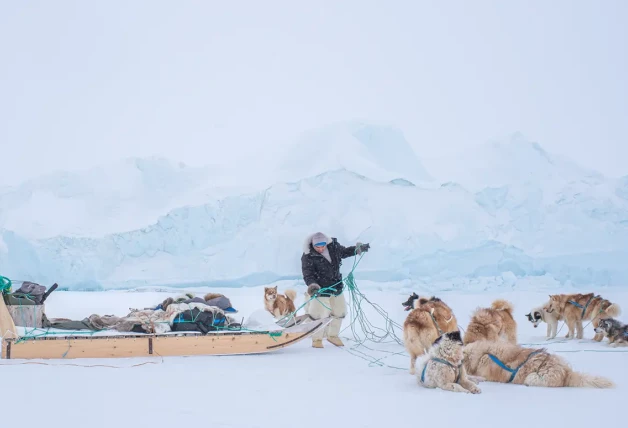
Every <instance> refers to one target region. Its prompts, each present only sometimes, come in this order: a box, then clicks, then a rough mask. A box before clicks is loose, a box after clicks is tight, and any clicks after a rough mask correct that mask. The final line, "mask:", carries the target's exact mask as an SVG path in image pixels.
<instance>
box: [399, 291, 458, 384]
mask: <svg viewBox="0 0 628 428" xmlns="http://www.w3.org/2000/svg"><path fill="white" fill-rule="evenodd" d="M403 305H404V306H405V307H406V308H407V309H406V310H409V308H410V307H412V308H414V309H413V310H412V311H411V312H410V313H409V314H408V316H407V317H406V320H405V321H404V323H403V343H404V346H405V348H406V350H407V351H408V354H410V374H411V375H414V374H415V368H414V366H415V363H416V359H417V357H418V356H419V355H423V354H425V353H426V352H427V351H428V350H429V349H430V347H431V346H432V344H433V343H434V341H435V340H436V339H437V338H438V337H439V336H440V335H442V334H443V333H449V332H452V331H455V330H458V321H457V320H456V317H455V316H454V313H453V311H452V310H451V308H450V307H449V306H447V305H446V304H445V302H443V301H442V300H440V299H439V298H438V297H431V298H430V299H426V298H424V297H419V296H418V295H417V294H416V293H413V294H412V295H411V296H410V298H409V299H408V300H407V301H406V302H404V303H403Z"/></svg>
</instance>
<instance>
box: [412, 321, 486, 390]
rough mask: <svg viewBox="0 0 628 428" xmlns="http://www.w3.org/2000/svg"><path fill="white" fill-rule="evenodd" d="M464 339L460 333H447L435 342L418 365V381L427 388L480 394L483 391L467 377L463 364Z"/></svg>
mask: <svg viewBox="0 0 628 428" xmlns="http://www.w3.org/2000/svg"><path fill="white" fill-rule="evenodd" d="M462 349H463V346H462V339H461V338H460V332H459V331H453V332H450V333H445V334H443V335H442V336H440V337H439V338H438V339H436V340H435V341H434V344H433V345H432V346H431V347H430V350H429V352H428V354H427V355H423V356H422V357H421V358H420V359H419V362H418V364H417V370H418V371H417V381H418V383H419V385H421V386H423V387H425V388H440V389H443V390H445V391H453V392H465V393H467V394H468V393H471V394H480V393H481V392H482V391H481V390H480V388H478V386H477V384H476V383H475V382H474V381H473V380H472V378H470V377H468V376H467V373H466V369H465V367H464V364H463V363H462V358H463V350H462Z"/></svg>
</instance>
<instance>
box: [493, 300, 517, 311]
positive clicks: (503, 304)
mask: <svg viewBox="0 0 628 428" xmlns="http://www.w3.org/2000/svg"><path fill="white" fill-rule="evenodd" d="M491 308H493V309H495V310H496V311H506V312H510V313H512V311H513V307H512V303H510V302H509V301H508V300H504V299H497V300H495V301H494V302H493V303H492V304H491Z"/></svg>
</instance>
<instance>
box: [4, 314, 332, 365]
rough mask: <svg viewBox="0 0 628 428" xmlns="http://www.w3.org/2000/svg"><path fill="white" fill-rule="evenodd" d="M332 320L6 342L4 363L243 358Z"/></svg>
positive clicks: (272, 348)
mask: <svg viewBox="0 0 628 428" xmlns="http://www.w3.org/2000/svg"><path fill="white" fill-rule="evenodd" d="M330 321H331V318H325V319H322V320H310V319H306V317H302V318H301V319H300V320H299V321H297V323H296V324H294V325H292V326H291V327H288V328H285V329H279V328H278V329H277V330H275V331H252V332H251V331H231V330H221V331H216V332H210V333H208V334H205V335H203V334H200V333H195V332H184V333H182V332H172V333H164V334H141V333H138V334H132V333H131V334H120V335H106V336H98V335H92V336H77V335H72V334H71V333H70V334H68V335H67V336H42V337H27V338H20V339H5V340H4V341H3V343H2V358H4V359H74V358H129V357H150V356H163V357H166V356H193V355H243V354H260V353H266V352H272V351H276V350H278V349H281V348H285V347H287V346H291V345H294V344H295V343H298V342H300V341H301V340H303V339H305V338H307V337H309V336H310V335H311V334H313V333H314V332H316V331H317V330H318V329H319V328H324V327H325V326H326V325H327V324H328V323H329V322H330Z"/></svg>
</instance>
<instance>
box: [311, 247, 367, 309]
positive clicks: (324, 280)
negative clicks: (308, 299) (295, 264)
mask: <svg viewBox="0 0 628 428" xmlns="http://www.w3.org/2000/svg"><path fill="white" fill-rule="evenodd" d="M327 249H328V251H329V256H330V258H331V262H329V261H328V260H327V259H326V258H325V257H324V256H323V255H322V254H319V253H317V252H316V250H315V249H314V247H313V246H312V243H311V238H310V239H307V240H306V241H305V245H304V249H303V255H302V256H301V271H302V272H303V280H304V281H305V285H308V286H309V285H311V284H318V285H320V287H321V289H323V288H326V287H330V286H333V290H326V291H323V292H321V293H319V296H322V297H325V296H331V295H338V294H340V292H341V291H342V289H343V285H344V284H343V283H342V274H341V273H340V266H342V259H346V258H348V257H351V256H354V255H355V250H356V248H355V245H353V246H351V247H343V246H342V245H340V244H339V243H338V241H337V240H336V238H331V239H328V240H327Z"/></svg>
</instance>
